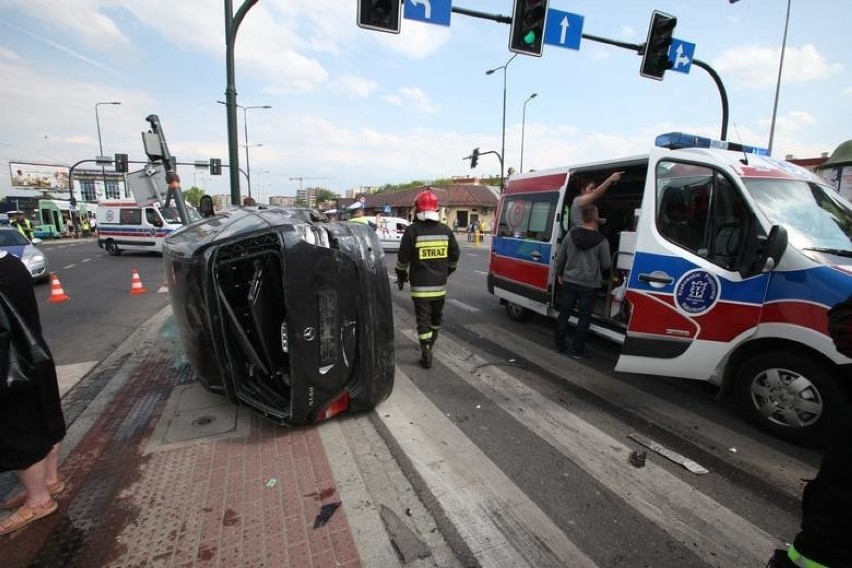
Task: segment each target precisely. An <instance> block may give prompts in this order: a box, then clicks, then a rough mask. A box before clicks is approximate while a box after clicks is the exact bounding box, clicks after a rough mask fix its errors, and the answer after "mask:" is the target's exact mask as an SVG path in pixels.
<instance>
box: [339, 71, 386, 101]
mask: <svg viewBox="0 0 852 568" xmlns="http://www.w3.org/2000/svg"><path fill="white" fill-rule="evenodd" d="M337 83H338V84H339V85H340V87H342V88H343V90H344V91H346V92H347V93H348V94H349V95H350V96H353V97H356V98H362V99H363V98H366V97H369V96H370V95H371V94H372V93H374V92H375V90H376V88H377V87H378V86H377V85H376V83H375V81H370V80H369V79H364V78H363V77H356V76H354V75H342V76H340V77H338V79H337Z"/></svg>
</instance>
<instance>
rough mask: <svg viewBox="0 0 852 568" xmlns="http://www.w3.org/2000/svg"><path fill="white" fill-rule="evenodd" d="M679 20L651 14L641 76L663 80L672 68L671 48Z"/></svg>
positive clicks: (640, 71)
mask: <svg viewBox="0 0 852 568" xmlns="http://www.w3.org/2000/svg"><path fill="white" fill-rule="evenodd" d="M675 25H677V18H675V17H674V16H671V15H669V14H665V13H663V12H660V11H658V10H654V13H653V14H651V25H650V26H648V40H647V41H646V42H645V51H644V52H643V53H642V66H641V67H640V68H639V74H640V75H641V76H643V77H647V78H649V79H656V80H657V81H662V80H663V75H664V74H665V72H666V69H671V68H672V63H671V61H669V48H670V47H671V45H672V33H674V29H675Z"/></svg>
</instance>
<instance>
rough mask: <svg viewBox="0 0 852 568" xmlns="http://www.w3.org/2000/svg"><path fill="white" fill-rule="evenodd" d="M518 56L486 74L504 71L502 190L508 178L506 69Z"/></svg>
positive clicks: (501, 148)
mask: <svg viewBox="0 0 852 568" xmlns="http://www.w3.org/2000/svg"><path fill="white" fill-rule="evenodd" d="M517 56H518V54H517V53H516V54H514V55H513V56H512V57H510V58H509V60H508V61H507V62H506V63H504V64H503V65H501V66H500V67H495V68H494V69H489V70H488V71H486V72H485V74H486V75H491V74H492V73H494V72H495V71H499V70H501V69H502V70H503V137H502V142H501V144H500V188H501V189H502V188H504V187H506V177H505V176H504V173H503V164H504V163H505V162H506V68H507V67H508V66H509V63H511V62H512V60H513V59H515V58H516V57H517Z"/></svg>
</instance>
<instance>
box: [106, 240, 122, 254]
mask: <svg viewBox="0 0 852 568" xmlns="http://www.w3.org/2000/svg"><path fill="white" fill-rule="evenodd" d="M106 251H107V252H108V253H110V254H111V255H112V256H118V255H120V254H121V249H120V248H118V245H117V244H115V241H107V243H106Z"/></svg>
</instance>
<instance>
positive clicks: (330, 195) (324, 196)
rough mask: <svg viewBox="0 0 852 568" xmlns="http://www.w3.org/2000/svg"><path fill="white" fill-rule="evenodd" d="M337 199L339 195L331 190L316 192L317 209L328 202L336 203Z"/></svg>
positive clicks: (318, 190)
mask: <svg viewBox="0 0 852 568" xmlns="http://www.w3.org/2000/svg"><path fill="white" fill-rule="evenodd" d="M335 199H337V194H336V193H334V192H333V191H331V190H330V189H317V190H316V200H317V207H319V206H320V205H321V204H323V203H326V202H328V201H334V200H335Z"/></svg>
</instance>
